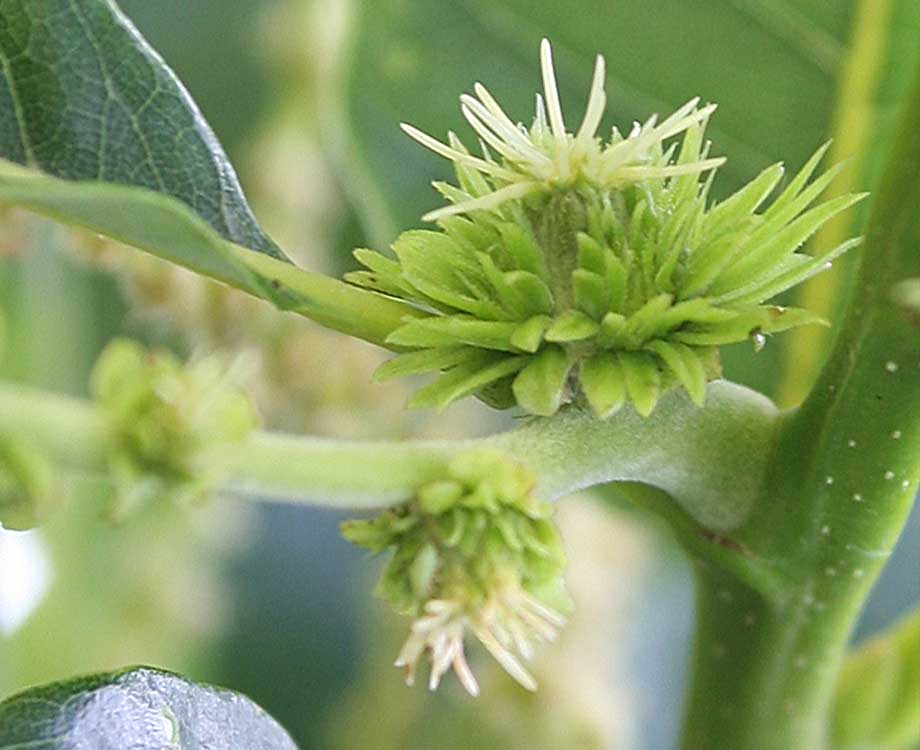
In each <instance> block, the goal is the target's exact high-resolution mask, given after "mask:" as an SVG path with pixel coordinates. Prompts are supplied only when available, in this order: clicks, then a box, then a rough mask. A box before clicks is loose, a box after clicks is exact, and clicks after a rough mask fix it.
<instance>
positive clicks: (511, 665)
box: [474, 628, 537, 692]
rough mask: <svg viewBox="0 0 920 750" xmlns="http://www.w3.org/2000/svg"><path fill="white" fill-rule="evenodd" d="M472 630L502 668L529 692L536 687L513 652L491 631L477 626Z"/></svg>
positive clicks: (531, 677)
mask: <svg viewBox="0 0 920 750" xmlns="http://www.w3.org/2000/svg"><path fill="white" fill-rule="evenodd" d="M474 632H475V633H476V637H477V638H478V639H479V641H480V642H481V643H482V645H483V646H485V647H486V650H487V651H488V652H489V653H490V654H492V656H493V658H494V659H495V661H497V662H498V663H499V664H500V665H501V666H502V669H504V670H505V671H506V672H507V673H508V674H510V675H511V676H512V677H513V678H514V679H515V680H517V681H518V682H519V683H520V684H521V685H523V686H524V687H525V688H527V689H528V690H530V691H531V692H533V691H535V690H536V689H537V681H536V680H535V679H534V678H533V676H532V675H531V674H530V672H528V671H527V670H526V669H524V666H523V665H522V664H521V662H519V661H518V660H517V659H516V658H515V656H514V654H512V653H511V652H510V651H508V650H507V649H506V648H504V647H503V646H502V645H501V644H500V643H499V642H498V641H497V640H496V639H495V637H494V636H493V635H492V633H491V632H489V631H488V630H486V629H485V628H479V629H477V630H476V631H474Z"/></svg>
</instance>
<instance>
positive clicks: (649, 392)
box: [617, 352, 661, 417]
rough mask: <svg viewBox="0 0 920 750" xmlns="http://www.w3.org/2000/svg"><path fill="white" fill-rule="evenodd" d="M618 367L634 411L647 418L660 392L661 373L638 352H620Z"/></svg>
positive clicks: (645, 356)
mask: <svg viewBox="0 0 920 750" xmlns="http://www.w3.org/2000/svg"><path fill="white" fill-rule="evenodd" d="M617 356H618V357H619V360H620V366H621V367H622V368H623V379H624V380H625V381H626V392H627V393H628V394H629V400H630V401H631V402H632V403H633V405H634V406H635V407H636V411H637V412H639V414H640V415H642V416H643V417H647V416H648V415H649V414H651V413H652V411H653V410H654V409H655V405H656V404H657V403H658V395H659V393H660V392H661V373H660V372H659V371H658V367H656V365H655V362H654V361H653V360H652V358H651V357H649V356H648V355H647V354H642V353H640V352H620V353H619V354H618V355H617Z"/></svg>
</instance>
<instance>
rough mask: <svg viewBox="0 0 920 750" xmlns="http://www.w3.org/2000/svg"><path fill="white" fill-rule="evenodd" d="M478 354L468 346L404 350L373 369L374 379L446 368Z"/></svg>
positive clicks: (385, 378) (420, 373) (418, 373)
mask: <svg viewBox="0 0 920 750" xmlns="http://www.w3.org/2000/svg"><path fill="white" fill-rule="evenodd" d="M477 356H478V352H477V350H476V349H470V348H468V347H462V346H461V347H446V348H443V349H421V350H419V351H416V352H406V353H405V354H400V355H399V356H398V357H394V358H393V359H390V360H387V361H386V362H384V363H383V364H382V365H380V367H378V368H377V369H376V370H374V380H377V381H383V380H392V379H393V378H402V377H405V376H406V375H422V374H424V373H426V372H435V371H437V370H446V369H448V368H450V367H454V366H456V365H461V364H464V363H466V362H467V361H469V360H474V359H476V357H477Z"/></svg>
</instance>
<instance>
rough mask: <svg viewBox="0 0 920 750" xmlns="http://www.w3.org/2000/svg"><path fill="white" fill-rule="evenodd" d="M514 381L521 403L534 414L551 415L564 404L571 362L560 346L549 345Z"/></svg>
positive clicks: (516, 395) (531, 360)
mask: <svg viewBox="0 0 920 750" xmlns="http://www.w3.org/2000/svg"><path fill="white" fill-rule="evenodd" d="M528 359H529V362H528V365H527V366H526V367H525V368H524V369H523V370H521V372H520V373H519V374H518V376H517V377H516V378H515V379H514V386H513V387H514V395H515V398H517V402H518V404H520V405H521V407H523V408H524V409H525V410H527V411H528V412H530V413H531V414H539V415H541V416H551V415H552V414H555V413H556V411H558V409H559V405H560V404H561V403H562V396H563V391H564V389H565V382H566V378H567V377H568V374H569V366H570V365H569V361H568V357H567V356H566V353H565V352H564V351H563V350H562V349H561V348H559V347H557V346H548V347H546V348H545V349H543V350H542V351H541V352H539V353H538V354H536V355H535V356H533V357H529V358H528Z"/></svg>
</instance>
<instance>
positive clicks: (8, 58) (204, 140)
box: [0, 0, 284, 258]
mask: <svg viewBox="0 0 920 750" xmlns="http://www.w3.org/2000/svg"><path fill="white" fill-rule="evenodd" d="M2 17H3V24H2V26H0V69H2V77H0V113H2V115H0V157H2V158H4V159H7V160H10V161H13V162H16V163H18V164H22V165H25V166H28V167H30V168H31V169H34V170H41V171H42V172H45V173H47V174H50V175H54V176H57V177H61V178H64V179H67V180H78V181H89V180H92V181H98V182H106V183H115V184H120V185H133V186H137V187H143V188H147V189H149V190H153V191H155V192H158V193H162V194H164V195H169V196H172V197H173V198H176V199H178V200H180V201H182V202H183V203H184V204H185V205H187V206H188V207H189V208H191V209H192V210H193V211H194V212H195V213H196V214H197V215H198V216H199V217H201V218H202V219H203V220H204V221H205V222H207V223H208V224H209V225H210V226H211V227H213V228H214V230H216V231H217V233H218V234H219V235H220V236H221V237H223V238H224V239H225V240H228V241H230V242H234V243H236V244H237V245H242V246H244V247H248V248H250V249H251V250H257V251H259V252H262V253H267V254H268V255H271V256H273V257H275V258H284V255H283V254H282V252H281V251H280V249H279V248H278V247H277V245H275V243H274V242H272V240H271V239H269V237H268V236H267V235H266V234H265V232H264V231H263V230H262V229H261V228H260V227H259V225H258V223H257V222H256V219H255V217H254V216H253V214H252V211H251V210H250V208H249V206H248V204H247V203H246V199H245V197H244V195H243V191H242V189H241V187H240V184H239V182H238V180H237V177H236V174H235V172H234V170H233V167H232V166H231V164H230V162H229V161H228V159H227V157H226V155H225V154H224V151H223V149H222V148H221V146H220V144H219V143H218V142H217V138H216V137H215V135H214V133H213V132H212V130H211V128H210V126H209V125H208V123H207V122H205V120H204V118H203V117H202V115H201V112H200V111H199V110H198V107H197V106H196V105H195V103H194V101H192V98H191V96H189V94H188V92H187V91H186V90H185V88H184V87H183V86H182V84H181V83H180V82H179V80H178V78H176V76H175V74H174V73H173V72H172V71H171V70H170V69H169V67H168V66H167V65H166V63H165V62H164V61H163V60H162V58H161V57H160V56H159V55H158V54H157V53H156V52H155V51H154V50H153V49H151V47H150V46H149V45H148V44H147V42H146V41H145V40H144V38H143V37H142V36H141V35H140V33H139V32H138V30H137V29H136V28H135V27H134V25H133V24H132V23H131V22H130V21H129V20H128V19H127V18H126V17H125V16H124V14H123V13H122V12H121V11H120V10H119V9H118V7H117V6H116V5H115V3H114V2H111V0H102V1H100V0H20V2H11V3H4V6H3V14H2Z"/></svg>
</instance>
